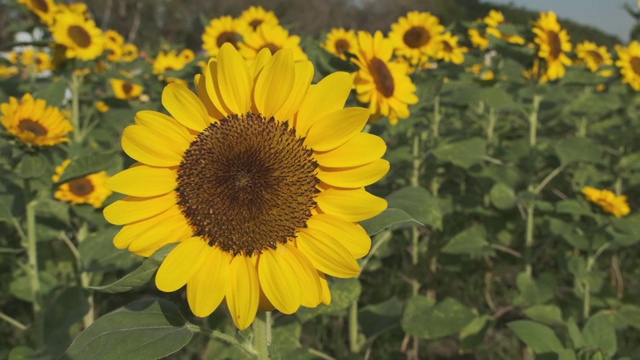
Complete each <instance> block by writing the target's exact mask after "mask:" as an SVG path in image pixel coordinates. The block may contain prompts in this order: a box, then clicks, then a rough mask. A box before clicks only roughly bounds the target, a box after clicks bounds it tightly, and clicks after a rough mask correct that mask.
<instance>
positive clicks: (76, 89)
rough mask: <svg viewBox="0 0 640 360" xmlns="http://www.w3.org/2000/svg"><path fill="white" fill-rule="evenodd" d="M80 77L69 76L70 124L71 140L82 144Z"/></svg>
mask: <svg viewBox="0 0 640 360" xmlns="http://www.w3.org/2000/svg"><path fill="white" fill-rule="evenodd" d="M81 85H82V77H81V76H80V75H76V74H75V73H74V74H73V75H71V94H72V98H71V123H72V124H73V138H74V140H75V142H77V143H82V140H83V138H84V132H83V130H82V129H81V128H80V86H81Z"/></svg>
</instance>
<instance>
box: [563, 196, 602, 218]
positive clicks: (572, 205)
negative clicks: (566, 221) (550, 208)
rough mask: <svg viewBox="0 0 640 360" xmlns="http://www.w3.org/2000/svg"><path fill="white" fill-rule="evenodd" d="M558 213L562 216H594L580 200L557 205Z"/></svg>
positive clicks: (564, 201) (570, 200)
mask: <svg viewBox="0 0 640 360" xmlns="http://www.w3.org/2000/svg"><path fill="white" fill-rule="evenodd" d="M556 211H557V212H558V213H560V214H571V215H585V216H593V213H592V212H591V210H590V209H588V208H585V207H584V206H582V204H581V203H580V202H579V201H578V200H574V199H568V200H562V201H560V202H558V203H557V204H556Z"/></svg>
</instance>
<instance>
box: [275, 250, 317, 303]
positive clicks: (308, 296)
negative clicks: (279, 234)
mask: <svg viewBox="0 0 640 360" xmlns="http://www.w3.org/2000/svg"><path fill="white" fill-rule="evenodd" d="M284 246H285V247H286V248H287V249H289V251H291V253H292V254H293V255H294V258H295V260H297V261H298V267H299V269H300V271H299V272H297V273H296V276H297V277H298V281H299V282H300V304H301V305H302V306H306V307H309V308H313V307H316V306H318V304H320V302H321V301H322V285H321V284H320V279H319V278H318V272H317V271H316V268H315V267H314V266H313V264H311V262H310V261H309V259H307V257H306V256H305V255H304V254H303V253H302V252H301V251H300V250H298V248H297V247H295V245H293V243H291V242H289V243H286V244H285V245H284Z"/></svg>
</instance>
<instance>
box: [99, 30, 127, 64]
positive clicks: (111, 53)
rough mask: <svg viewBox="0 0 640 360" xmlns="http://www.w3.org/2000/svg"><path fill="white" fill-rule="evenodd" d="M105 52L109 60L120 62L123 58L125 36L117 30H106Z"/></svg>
mask: <svg viewBox="0 0 640 360" xmlns="http://www.w3.org/2000/svg"><path fill="white" fill-rule="evenodd" d="M104 40H105V41H104V52H105V53H106V54H107V60H109V61H111V62H118V61H120V59H121V58H122V50H123V49H122V47H123V46H124V37H122V35H120V33H119V32H117V31H115V30H107V31H105V32H104Z"/></svg>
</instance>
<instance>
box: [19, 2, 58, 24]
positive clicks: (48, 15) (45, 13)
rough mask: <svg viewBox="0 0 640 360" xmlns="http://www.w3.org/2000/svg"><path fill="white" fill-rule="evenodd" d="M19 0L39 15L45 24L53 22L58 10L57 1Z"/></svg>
mask: <svg viewBox="0 0 640 360" xmlns="http://www.w3.org/2000/svg"><path fill="white" fill-rule="evenodd" d="M18 2H19V3H20V4H24V5H26V6H27V7H28V8H29V10H31V12H33V13H34V14H36V15H38V17H39V18H40V21H42V23H43V24H45V25H51V24H53V18H54V15H55V13H56V11H57V10H56V3H55V2H54V1H53V0H18Z"/></svg>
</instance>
